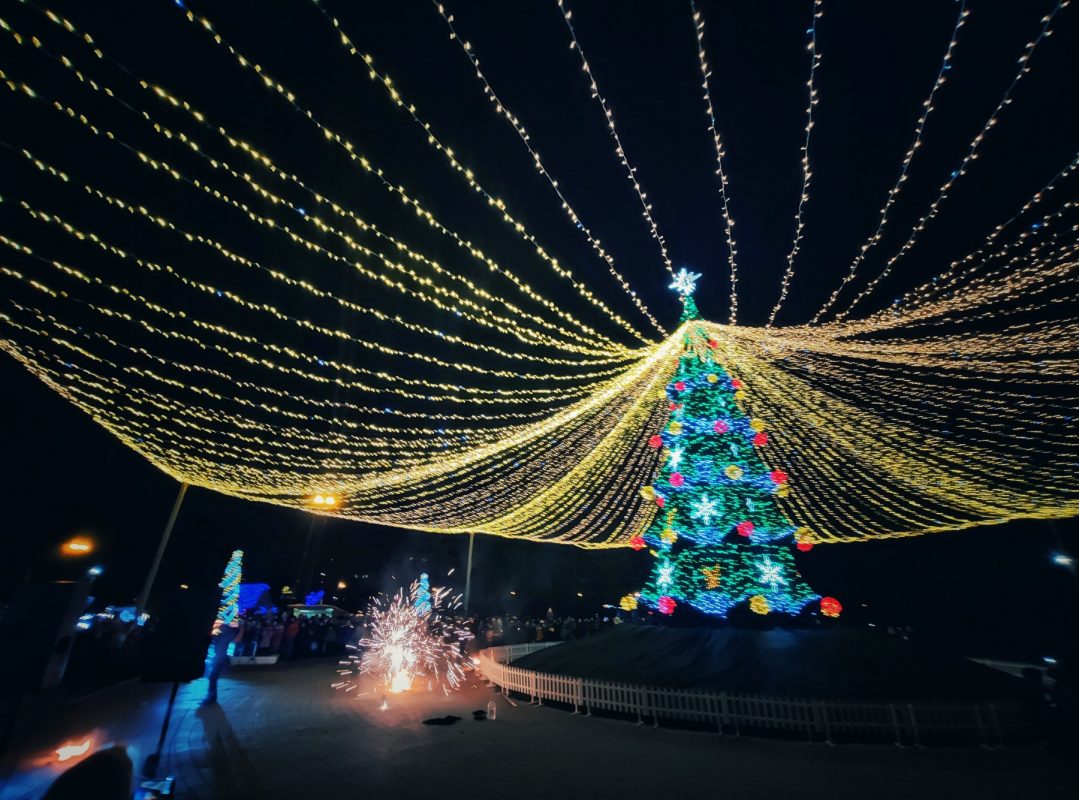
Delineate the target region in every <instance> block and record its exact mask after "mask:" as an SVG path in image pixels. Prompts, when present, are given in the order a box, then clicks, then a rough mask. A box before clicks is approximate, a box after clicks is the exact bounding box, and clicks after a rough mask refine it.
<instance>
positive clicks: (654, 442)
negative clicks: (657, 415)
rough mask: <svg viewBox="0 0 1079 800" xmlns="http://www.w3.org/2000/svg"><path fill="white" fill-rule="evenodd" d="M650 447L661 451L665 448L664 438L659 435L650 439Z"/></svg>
mask: <svg viewBox="0 0 1079 800" xmlns="http://www.w3.org/2000/svg"><path fill="white" fill-rule="evenodd" d="M648 446H649V447H651V448H652V449H653V450H659V448H661V447H662V446H663V437H662V436H660V435H659V434H658V433H657V434H656V435H655V436H651V437H649V439H648Z"/></svg>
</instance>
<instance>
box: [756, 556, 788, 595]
mask: <svg viewBox="0 0 1079 800" xmlns="http://www.w3.org/2000/svg"><path fill="white" fill-rule="evenodd" d="M757 569H759V570H760V571H761V583H767V584H769V585H770V586H771V587H772V591H773V592H774V591H775V590H776V589H777V588H778V587H779V585H780V584H784V585H786V583H787V579H786V578H784V577H783V575H782V574H780V573H781V572H782V570H783V567H782V565H780V564H773V563H772V559H770V558H769V557H768V556H765V557H764V560H763V561H758V562H757Z"/></svg>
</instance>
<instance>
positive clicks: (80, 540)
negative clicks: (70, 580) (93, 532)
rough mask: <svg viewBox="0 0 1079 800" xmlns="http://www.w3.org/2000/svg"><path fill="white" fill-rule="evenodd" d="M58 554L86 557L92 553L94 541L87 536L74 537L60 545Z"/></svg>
mask: <svg viewBox="0 0 1079 800" xmlns="http://www.w3.org/2000/svg"><path fill="white" fill-rule="evenodd" d="M60 552H61V553H62V554H63V555H65V556H72V557H78V556H86V555H89V554H90V553H92V552H94V540H93V539H91V538H90V537H88V536H76V537H74V538H72V539H68V540H67V541H66V542H64V543H63V544H62V545H60Z"/></svg>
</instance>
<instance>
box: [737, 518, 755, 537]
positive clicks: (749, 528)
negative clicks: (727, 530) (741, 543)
mask: <svg viewBox="0 0 1079 800" xmlns="http://www.w3.org/2000/svg"><path fill="white" fill-rule="evenodd" d="M735 530H737V531H738V535H739V536H749V535H750V534H751V533H753V523H752V522H750V521H749V520H748V519H747V520H744V521H742V522H739V523H738V524H737V525H736V526H735Z"/></svg>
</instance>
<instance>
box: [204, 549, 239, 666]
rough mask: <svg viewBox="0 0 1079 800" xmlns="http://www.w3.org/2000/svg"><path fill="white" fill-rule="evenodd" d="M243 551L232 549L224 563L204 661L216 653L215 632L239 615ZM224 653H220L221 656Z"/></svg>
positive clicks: (209, 661)
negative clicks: (208, 645) (211, 638)
mask: <svg viewBox="0 0 1079 800" xmlns="http://www.w3.org/2000/svg"><path fill="white" fill-rule="evenodd" d="M243 561H244V551H243V550H233V551H232V555H231V556H230V557H229V563H228V564H226V565H225V574H224V575H223V576H222V577H221V583H219V584H218V586H220V587H221V604H220V605H219V606H218V608H217V619H215V620H214V629H213V633H214V638H213V640H211V642H210V648H209V650H207V651H206V663H207V664H211V663H212V662H213V661H214V659H215V658H216V656H217V655H218V653H217V638H218V637H217V633H218V631H220V630H221V629H222V628H224V627H225V626H227V625H229V624H230V623H231V622H232V621H233V620H235V619H236V617H238V616H239V615H240V580H241V579H242V578H243ZM223 657H224V655H222V658H223Z"/></svg>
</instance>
